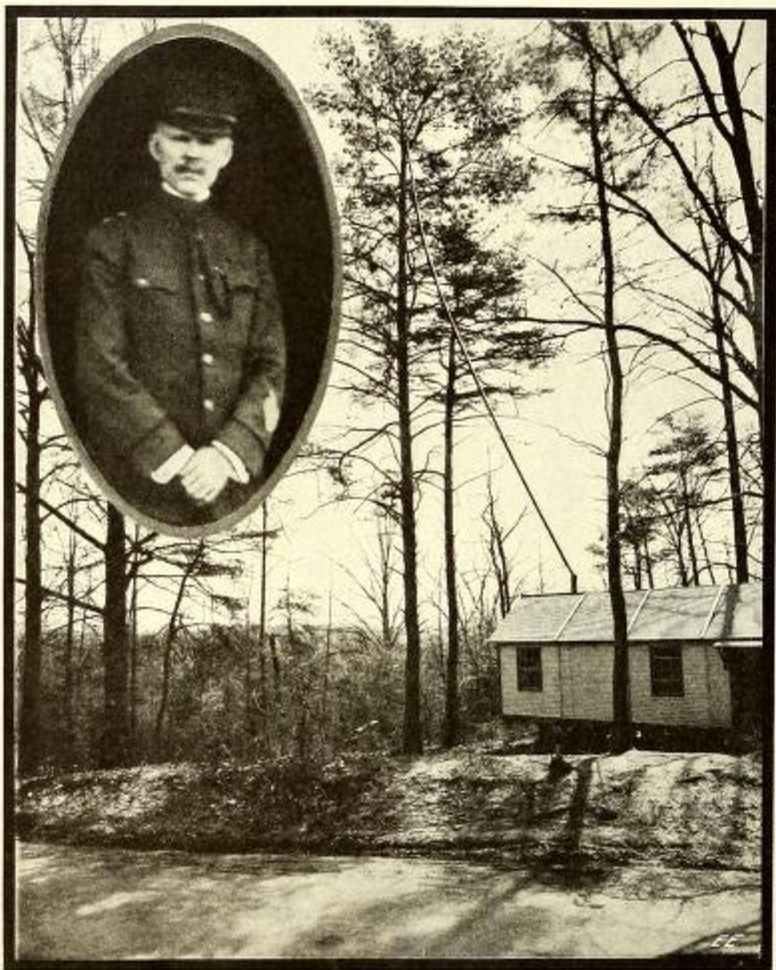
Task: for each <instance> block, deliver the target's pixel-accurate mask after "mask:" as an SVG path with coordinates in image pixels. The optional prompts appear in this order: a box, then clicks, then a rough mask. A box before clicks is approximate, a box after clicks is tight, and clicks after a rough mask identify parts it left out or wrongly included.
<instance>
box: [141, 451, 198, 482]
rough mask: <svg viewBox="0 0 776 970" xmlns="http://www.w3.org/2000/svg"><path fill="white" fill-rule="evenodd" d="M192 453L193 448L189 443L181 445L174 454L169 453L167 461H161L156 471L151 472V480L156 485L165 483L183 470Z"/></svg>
mask: <svg viewBox="0 0 776 970" xmlns="http://www.w3.org/2000/svg"><path fill="white" fill-rule="evenodd" d="M193 454H194V449H193V448H192V447H191V445H183V447H181V448H179V449H178V450H177V451H176V452H175V454H173V455H170V457H169V458H168V459H167V461H165V462H163V463H162V464H161V465H160V466H159V467H158V468H157V469H156V471H153V472H151V480H152V481H154V482H156V484H157V485H167V483H168V482H171V481H172V480H173V478H175V476H176V475H179V474H180V473H181V472H182V471H183V469H184V468H185V467H186V464H187V463H188V460H189V458H191V456H192V455H193Z"/></svg>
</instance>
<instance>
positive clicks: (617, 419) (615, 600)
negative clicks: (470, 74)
mask: <svg viewBox="0 0 776 970" xmlns="http://www.w3.org/2000/svg"><path fill="white" fill-rule="evenodd" d="M588 65H589V68H590V140H591V144H592V149H593V168H594V172H595V180H596V191H597V200H598V215H599V220H600V224H601V255H602V257H603V265H604V324H605V326H606V350H607V358H608V362H609V375H610V418H609V447H608V449H607V452H606V573H607V579H608V584H609V598H610V601H611V607H612V619H613V621H614V672H613V682H612V700H613V708H614V729H613V734H612V749H613V751H614V752H615V753H620V752H622V751H626V750H627V749H628V748H629V747H630V746H631V711H630V674H629V669H628V668H629V664H628V618H627V613H626V610H625V595H624V592H623V586H622V547H621V538H620V481H619V465H620V452H621V450H622V403H623V375H622V364H621V362H620V351H619V346H618V343H617V327H616V323H615V316H614V253H613V247H612V234H611V224H610V220H609V200H608V197H607V192H606V178H605V174H604V161H603V148H602V145H601V135H600V130H599V119H598V108H597V104H596V96H597V67H596V63H595V61H594V59H593V58H592V57H590V58H589V59H588Z"/></svg>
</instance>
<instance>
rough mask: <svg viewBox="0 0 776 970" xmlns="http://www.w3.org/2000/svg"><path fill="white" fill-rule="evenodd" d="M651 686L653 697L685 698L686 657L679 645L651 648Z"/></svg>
mask: <svg viewBox="0 0 776 970" xmlns="http://www.w3.org/2000/svg"><path fill="white" fill-rule="evenodd" d="M649 685H650V691H651V694H652V697H684V696H685V692H684V657H683V651H682V645H681V644H679V643H652V644H650V647H649Z"/></svg>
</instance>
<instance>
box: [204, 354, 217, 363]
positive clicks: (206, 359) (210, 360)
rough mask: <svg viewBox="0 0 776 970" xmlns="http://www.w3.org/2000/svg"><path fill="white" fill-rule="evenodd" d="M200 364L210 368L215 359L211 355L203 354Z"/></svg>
mask: <svg viewBox="0 0 776 970" xmlns="http://www.w3.org/2000/svg"><path fill="white" fill-rule="evenodd" d="M202 363H203V364H207V365H208V366H210V365H211V364H213V363H215V357H213V355H212V354H208V353H205V354H203V355H202Z"/></svg>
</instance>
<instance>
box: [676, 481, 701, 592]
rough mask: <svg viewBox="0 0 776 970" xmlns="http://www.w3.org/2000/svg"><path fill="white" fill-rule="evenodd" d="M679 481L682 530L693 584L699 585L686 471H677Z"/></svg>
mask: <svg viewBox="0 0 776 970" xmlns="http://www.w3.org/2000/svg"><path fill="white" fill-rule="evenodd" d="M679 481H680V483H681V486H682V515H683V517H684V530H685V533H686V535H687V552H688V553H689V556H690V569H691V570H692V583H693V586H700V582H701V580H700V571H699V569H698V553H697V552H696V549H695V530H694V529H693V527H692V519H691V517H690V512H691V509H690V505H691V503H690V493H689V491H688V488H687V473H686V472H685V471H684V470H682V471H680V472H679Z"/></svg>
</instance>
